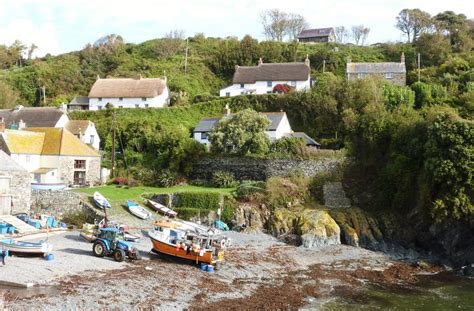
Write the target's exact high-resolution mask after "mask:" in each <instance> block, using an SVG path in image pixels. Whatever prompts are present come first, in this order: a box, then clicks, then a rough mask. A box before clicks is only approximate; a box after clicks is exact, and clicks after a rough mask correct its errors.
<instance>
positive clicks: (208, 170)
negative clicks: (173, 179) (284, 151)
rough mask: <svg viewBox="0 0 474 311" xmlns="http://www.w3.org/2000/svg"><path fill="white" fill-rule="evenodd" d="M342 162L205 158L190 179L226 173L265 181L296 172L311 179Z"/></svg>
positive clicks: (208, 177)
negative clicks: (219, 172)
mask: <svg viewBox="0 0 474 311" xmlns="http://www.w3.org/2000/svg"><path fill="white" fill-rule="evenodd" d="M342 161H343V159H341V158H337V159H335V158H321V159H318V160H294V159H252V158H234V157H206V158H203V159H201V160H200V161H198V162H197V163H196V164H195V165H194V167H193V171H192V173H191V178H192V179H203V180H210V179H212V175H213V174H214V173H215V172H217V171H228V172H231V173H233V174H234V176H235V178H236V179H238V180H267V179H268V178H270V177H273V176H286V175H288V174H289V173H291V172H293V171H296V170H299V171H302V172H303V173H304V174H305V175H306V176H307V177H312V176H314V175H315V174H317V173H319V172H327V171H332V170H334V169H336V168H337V167H338V166H339V165H340V164H341V163H342Z"/></svg>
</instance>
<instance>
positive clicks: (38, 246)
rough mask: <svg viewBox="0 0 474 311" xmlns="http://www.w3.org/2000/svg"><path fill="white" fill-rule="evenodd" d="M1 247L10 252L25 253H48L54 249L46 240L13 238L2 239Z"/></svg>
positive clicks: (0, 241)
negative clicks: (34, 240)
mask: <svg viewBox="0 0 474 311" xmlns="http://www.w3.org/2000/svg"><path fill="white" fill-rule="evenodd" d="M0 247H1V248H3V249H6V250H8V251H9V252H10V253H16V254H24V255H40V254H46V253H49V252H51V251H52V250H53V246H52V245H51V244H49V243H46V242H45V241H39V242H23V241H15V240H11V239H5V240H0Z"/></svg>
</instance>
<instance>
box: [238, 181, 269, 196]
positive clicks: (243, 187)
mask: <svg viewBox="0 0 474 311" xmlns="http://www.w3.org/2000/svg"><path fill="white" fill-rule="evenodd" d="M265 188H266V183H265V182H264V181H251V180H247V181H243V182H242V183H241V184H240V185H239V186H238V187H237V189H236V190H235V194H236V196H237V198H238V199H239V200H253V199H258V197H259V196H262V195H263V194H264V193H265Z"/></svg>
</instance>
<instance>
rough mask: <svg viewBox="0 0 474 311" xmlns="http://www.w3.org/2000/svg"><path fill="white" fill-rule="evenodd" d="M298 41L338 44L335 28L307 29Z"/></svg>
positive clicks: (299, 36) (302, 32)
mask: <svg viewBox="0 0 474 311" xmlns="http://www.w3.org/2000/svg"><path fill="white" fill-rule="evenodd" d="M298 41H299V42H303V43H307V42H336V35H335V33H334V28H332V27H328V28H317V29H305V30H302V31H301V32H300V34H299V35H298Z"/></svg>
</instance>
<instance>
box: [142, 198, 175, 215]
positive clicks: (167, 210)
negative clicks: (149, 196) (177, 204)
mask: <svg viewBox="0 0 474 311" xmlns="http://www.w3.org/2000/svg"><path fill="white" fill-rule="evenodd" d="M148 205H150V206H151V207H152V208H153V209H154V210H155V211H157V212H159V213H162V214H163V215H165V216H170V217H176V215H178V213H176V212H175V211H173V210H172V209H171V208H168V207H166V206H164V205H163V204H160V203H158V202H155V201H153V200H148Z"/></svg>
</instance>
